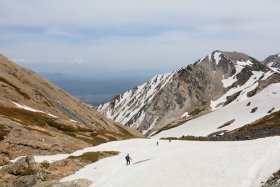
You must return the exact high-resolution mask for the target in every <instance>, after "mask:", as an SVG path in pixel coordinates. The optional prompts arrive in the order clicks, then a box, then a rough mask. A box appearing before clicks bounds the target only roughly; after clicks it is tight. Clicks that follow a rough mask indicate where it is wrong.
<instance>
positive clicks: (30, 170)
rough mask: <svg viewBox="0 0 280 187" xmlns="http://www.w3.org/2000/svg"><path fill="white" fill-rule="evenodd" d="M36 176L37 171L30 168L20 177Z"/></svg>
mask: <svg viewBox="0 0 280 187" xmlns="http://www.w3.org/2000/svg"><path fill="white" fill-rule="evenodd" d="M35 174H36V173H35V171H34V170H33V169H31V167H30V166H29V167H28V168H26V169H25V170H24V171H23V172H21V173H20V174H19V175H20V176H26V175H35Z"/></svg>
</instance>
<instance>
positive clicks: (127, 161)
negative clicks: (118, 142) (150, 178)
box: [125, 154, 132, 165]
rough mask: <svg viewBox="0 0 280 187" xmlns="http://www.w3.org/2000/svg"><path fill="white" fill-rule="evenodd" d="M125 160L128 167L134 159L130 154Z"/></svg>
mask: <svg viewBox="0 0 280 187" xmlns="http://www.w3.org/2000/svg"><path fill="white" fill-rule="evenodd" d="M125 160H126V165H130V160H132V159H131V158H130V156H129V154H127V155H126V157H125Z"/></svg>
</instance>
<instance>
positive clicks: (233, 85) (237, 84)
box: [97, 51, 280, 135]
mask: <svg viewBox="0 0 280 187" xmlns="http://www.w3.org/2000/svg"><path fill="white" fill-rule="evenodd" d="M276 82H280V74H279V73H278V72H277V71H276V70H274V69H271V68H270V67H268V66H266V65H265V64H263V63H261V62H260V61H258V60H256V59H255V58H253V57H250V56H248V55H246V54H243V53H238V52H223V51H213V52H212V53H210V54H209V55H207V56H206V57H204V58H201V59H199V60H197V61H196V62H195V63H194V64H191V65H188V66H187V67H185V68H182V69H180V70H177V71H175V72H173V73H169V74H163V75H158V76H155V77H154V78H152V79H151V80H150V81H148V82H146V83H144V84H143V85H141V86H138V87H136V88H134V89H132V90H129V91H127V92H125V93H123V94H121V95H119V96H116V97H115V98H114V99H113V100H112V101H111V102H109V103H105V104H103V105H100V106H99V107H98V108H97V110H98V111H99V112H100V113H102V114H104V115H106V116H107V117H109V118H111V119H113V120H115V121H118V122H120V123H122V124H123V125H125V126H130V127H133V128H136V129H137V130H139V131H141V132H142V133H144V134H146V135H150V134H153V133H154V132H157V131H160V130H162V129H165V128H170V127H172V126H177V125H180V124H181V123H183V122H185V121H187V120H191V119H193V118H196V117H199V116H201V115H203V114H205V113H208V112H211V111H213V110H217V109H219V108H221V107H224V106H226V105H228V104H230V103H232V102H236V101H239V100H244V99H246V98H248V97H252V96H253V95H255V94H256V93H258V92H260V91H261V90H262V89H264V88H265V87H266V86H268V85H270V84H272V83H276Z"/></svg>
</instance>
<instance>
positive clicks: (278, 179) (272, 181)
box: [262, 170, 280, 187]
mask: <svg viewBox="0 0 280 187" xmlns="http://www.w3.org/2000/svg"><path fill="white" fill-rule="evenodd" d="M262 187H280V170H279V171H278V172H275V173H273V175H272V176H271V177H270V178H269V179H268V180H267V181H266V182H265V184H264V185H262Z"/></svg>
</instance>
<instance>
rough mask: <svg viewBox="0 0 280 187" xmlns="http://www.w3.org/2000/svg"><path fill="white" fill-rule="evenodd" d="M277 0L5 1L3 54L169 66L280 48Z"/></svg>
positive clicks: (126, 67) (0, 19)
mask: <svg viewBox="0 0 280 187" xmlns="http://www.w3.org/2000/svg"><path fill="white" fill-rule="evenodd" d="M279 7H280V1H279V0H234V1H225V0H211V1H209V0H138V1H136V0H79V1H78V0H48V1H38V0H6V1H5V0H0V53H1V54H3V55H5V56H7V57H8V58H10V59H11V60H13V61H15V62H16V63H18V64H20V65H23V66H25V67H28V68H31V69H33V70H35V71H37V72H50V73H65V74H79V75H81V76H86V75H87V76H93V77H94V76H96V77H98V76H105V77H106V76H109V75H114V76H122V75H124V74H129V73H130V74H132V75H136V74H145V73H147V74H156V73H163V72H171V71H174V70H176V69H178V68H181V67H185V66H187V65H188V64H191V63H194V62H195V61H196V60H197V59H199V58H202V57H204V56H206V55H207V54H209V53H210V52H212V51H214V50H216V49H218V50H223V51H239V52H244V53H246V54H248V55H251V56H253V57H255V58H257V59H259V60H263V59H264V58H266V57H267V56H269V55H272V54H276V53H278V52H279V51H280V49H279V41H280V34H279V32H280V21H279V20H280V11H279Z"/></svg>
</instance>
